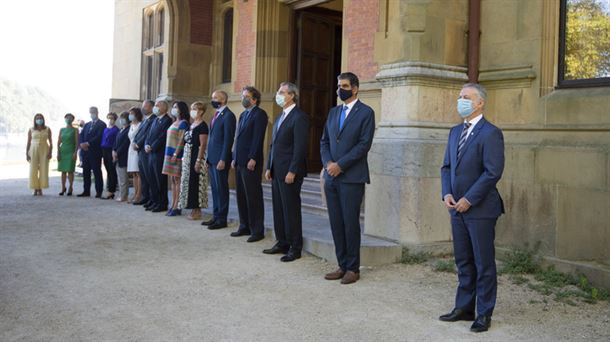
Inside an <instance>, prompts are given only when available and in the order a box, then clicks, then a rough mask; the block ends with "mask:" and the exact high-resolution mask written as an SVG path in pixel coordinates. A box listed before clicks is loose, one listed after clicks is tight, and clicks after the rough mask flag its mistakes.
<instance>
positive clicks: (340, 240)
mask: <svg viewBox="0 0 610 342" xmlns="http://www.w3.org/2000/svg"><path fill="white" fill-rule="evenodd" d="M337 80H338V83H337V87H338V89H337V95H339V98H340V99H341V101H343V104H342V105H339V106H336V107H334V108H332V109H331V110H330V112H329V113H328V118H327V121H326V124H325V126H324V133H323V134H322V139H321V140H320V154H321V156H322V165H324V180H325V184H324V193H325V194H326V206H327V208H328V218H329V219H330V228H331V231H332V234H333V240H334V242H335V254H336V255H337V262H338V264H339V268H338V269H337V270H336V271H334V272H331V273H328V274H326V276H325V277H324V278H325V279H327V280H339V279H341V283H342V284H352V283H355V282H356V281H358V279H360V235H361V230H360V207H361V205H362V199H363V197H364V184H365V183H369V182H370V178H369V166H368V162H367V155H368V152H369V150H370V149H371V144H372V143H373V135H374V134H375V112H374V111H373V109H372V108H371V107H369V106H367V105H365V104H364V103H362V101H360V100H358V87H359V86H360V83H359V81H358V77H357V76H356V75H354V74H353V73H351V72H346V73H342V74H340V75H339V76H338V77H337Z"/></svg>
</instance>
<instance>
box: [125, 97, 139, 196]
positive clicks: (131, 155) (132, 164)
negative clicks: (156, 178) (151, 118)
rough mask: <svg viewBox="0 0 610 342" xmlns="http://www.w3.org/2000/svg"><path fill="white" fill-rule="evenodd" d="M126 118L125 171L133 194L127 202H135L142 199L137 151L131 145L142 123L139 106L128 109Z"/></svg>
mask: <svg viewBox="0 0 610 342" xmlns="http://www.w3.org/2000/svg"><path fill="white" fill-rule="evenodd" d="M127 119H128V121H129V122H130V125H129V133H128V135H127V136H128V137H129V142H130V147H129V149H128V152H127V173H128V174H130V175H131V176H132V180H133V188H134V194H133V197H132V198H131V200H130V201H129V203H136V202H139V201H141V200H142V185H141V182H140V167H139V166H138V161H139V158H138V151H136V150H135V149H134V148H133V147H132V146H133V142H134V140H135V137H136V135H137V134H138V129H139V128H140V125H141V124H142V111H141V110H140V108H137V107H133V108H131V109H129V116H128V118H127Z"/></svg>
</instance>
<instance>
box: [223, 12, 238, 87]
mask: <svg viewBox="0 0 610 342" xmlns="http://www.w3.org/2000/svg"><path fill="white" fill-rule="evenodd" d="M229 14H230V15H231V27H230V28H231V32H230V33H231V34H230V35H228V34H227V28H228V27H227V19H228V16H229ZM234 23H235V12H234V10H233V8H232V7H230V8H228V9H227V10H226V11H225V12H224V13H223V15H222V28H223V31H222V50H221V51H222V58H221V61H222V62H221V70H220V78H221V83H230V82H231V81H232V78H233V77H232V72H233V65H232V64H233V63H232V62H233V61H232V60H233V24H234ZM227 52H228V56H227Z"/></svg>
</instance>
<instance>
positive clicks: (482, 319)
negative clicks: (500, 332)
mask: <svg viewBox="0 0 610 342" xmlns="http://www.w3.org/2000/svg"><path fill="white" fill-rule="evenodd" d="M490 326H491V316H483V315H479V317H477V319H476V320H475V321H474V323H472V326H471V327H470V331H472V332H477V333H479V332H483V331H487V330H489V327H490Z"/></svg>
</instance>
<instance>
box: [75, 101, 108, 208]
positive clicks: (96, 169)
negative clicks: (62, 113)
mask: <svg viewBox="0 0 610 342" xmlns="http://www.w3.org/2000/svg"><path fill="white" fill-rule="evenodd" d="M89 114H90V115H91V121H89V122H87V123H86V124H85V127H83V131H82V134H81V136H82V139H81V142H80V148H81V151H82V158H81V160H82V168H83V185H84V189H83V192H82V193H81V194H79V195H78V197H89V196H90V195H91V171H93V175H94V176H95V193H96V194H95V197H96V198H101V197H102V192H103V191H104V179H103V178H102V146H101V144H102V136H103V135H104V129H105V128H106V124H105V123H104V122H103V121H102V120H100V119H99V118H98V110H97V107H91V108H89Z"/></svg>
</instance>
